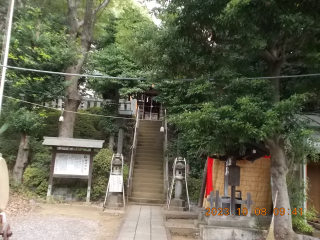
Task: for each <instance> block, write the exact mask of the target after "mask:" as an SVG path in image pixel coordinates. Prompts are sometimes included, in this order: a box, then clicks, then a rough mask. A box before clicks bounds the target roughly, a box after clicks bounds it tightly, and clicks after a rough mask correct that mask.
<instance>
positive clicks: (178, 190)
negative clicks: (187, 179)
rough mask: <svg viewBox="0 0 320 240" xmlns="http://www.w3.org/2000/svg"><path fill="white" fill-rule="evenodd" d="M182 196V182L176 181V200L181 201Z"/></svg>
mask: <svg viewBox="0 0 320 240" xmlns="http://www.w3.org/2000/svg"><path fill="white" fill-rule="evenodd" d="M181 195H182V181H181V180H180V179H179V180H177V181H176V186H175V192H174V199H181Z"/></svg>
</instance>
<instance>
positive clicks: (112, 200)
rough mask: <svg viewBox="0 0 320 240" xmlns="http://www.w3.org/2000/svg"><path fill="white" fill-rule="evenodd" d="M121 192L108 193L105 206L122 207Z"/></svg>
mask: <svg viewBox="0 0 320 240" xmlns="http://www.w3.org/2000/svg"><path fill="white" fill-rule="evenodd" d="M122 198H123V197H122V193H120V194H119V193H109V194H108V198H107V206H108V207H110V208H118V207H122V206H123V204H122Z"/></svg>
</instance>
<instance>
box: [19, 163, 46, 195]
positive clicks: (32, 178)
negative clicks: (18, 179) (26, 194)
mask: <svg viewBox="0 0 320 240" xmlns="http://www.w3.org/2000/svg"><path fill="white" fill-rule="evenodd" d="M48 178H49V172H48V171H46V170H44V169H41V168H35V167H31V166H29V167H27V168H26V170H25V171H24V174H23V185H24V186H25V187H26V188H27V189H28V190H31V191H32V192H34V193H36V194H37V195H39V196H46V193H47V189H48Z"/></svg>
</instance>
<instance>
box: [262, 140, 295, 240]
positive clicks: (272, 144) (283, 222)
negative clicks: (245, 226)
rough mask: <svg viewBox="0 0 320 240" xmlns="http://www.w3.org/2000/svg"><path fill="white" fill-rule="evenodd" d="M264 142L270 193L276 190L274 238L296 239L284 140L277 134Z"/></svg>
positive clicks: (279, 239)
mask: <svg viewBox="0 0 320 240" xmlns="http://www.w3.org/2000/svg"><path fill="white" fill-rule="evenodd" d="M266 143H267V146H268V148H269V150H270V154H271V169H270V170H271V177H272V195H273V196H274V195H275V193H276V192H278V195H277V203H276V208H277V209H278V211H277V210H276V214H277V213H278V214H277V215H276V214H275V218H274V236H275V239H276V240H284V239H290V240H298V239H299V238H298V237H297V235H296V234H295V233H294V232H293V230H292V220H291V214H292V211H291V208H290V201H289V196H288V188H287V181H286V176H287V173H288V166H287V157H286V154H285V149H284V147H285V144H284V140H283V138H282V137H281V136H278V137H277V138H276V139H269V140H267V141H266ZM280 209H281V210H280ZM281 212H282V213H283V215H282V214H281ZM281 215H282V216H281Z"/></svg>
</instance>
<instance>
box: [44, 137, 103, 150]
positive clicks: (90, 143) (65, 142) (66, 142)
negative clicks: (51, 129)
mask: <svg viewBox="0 0 320 240" xmlns="http://www.w3.org/2000/svg"><path fill="white" fill-rule="evenodd" d="M43 139H44V141H43V143H42V145H45V146H55V147H78V148H102V146H103V143H104V140H92V139H80V138H62V137H43Z"/></svg>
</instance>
